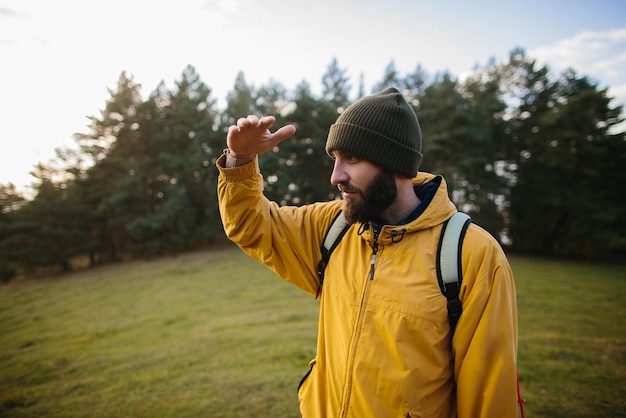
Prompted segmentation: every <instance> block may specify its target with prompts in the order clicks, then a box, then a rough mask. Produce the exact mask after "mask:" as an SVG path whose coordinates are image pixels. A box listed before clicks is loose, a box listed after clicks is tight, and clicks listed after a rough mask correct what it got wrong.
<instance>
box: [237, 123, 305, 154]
mask: <svg viewBox="0 0 626 418" xmlns="http://www.w3.org/2000/svg"><path fill="white" fill-rule="evenodd" d="M275 121H276V118H275V117H274V116H264V117H262V118H261V119H259V118H258V117H256V116H254V115H250V116H248V117H247V118H240V119H239V120H237V124H236V125H232V126H231V127H230V128H228V136H227V137H226V144H227V145H228V149H229V150H230V154H231V155H232V156H233V157H235V158H238V159H246V158H252V157H254V156H255V155H259V154H263V153H264V152H267V151H269V150H271V149H272V148H274V147H275V146H276V145H277V144H279V143H280V142H282V141H284V140H285V139H287V138H289V137H290V136H291V135H293V134H294V133H295V132H296V127H295V126H293V125H286V126H283V127H282V128H280V129H278V130H277V131H276V132H274V133H272V132H270V130H269V127H270V126H271V125H272V124H273V123H274V122H275Z"/></svg>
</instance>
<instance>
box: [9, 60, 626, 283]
mask: <svg viewBox="0 0 626 418" xmlns="http://www.w3.org/2000/svg"><path fill="white" fill-rule="evenodd" d="M346 72H347V71H346V70H345V69H343V68H341V67H340V65H339V63H338V61H337V60H336V59H333V60H332V61H331V63H330V64H329V66H328V67H327V71H326V73H325V74H324V75H323V77H322V91H321V94H320V95H315V94H313V93H312V89H311V87H310V84H309V83H308V82H307V81H305V80H303V81H302V82H301V83H300V84H299V85H298V86H297V87H296V88H295V89H294V91H288V90H287V89H286V88H285V87H284V86H283V85H282V84H280V82H278V81H275V80H270V81H269V82H268V83H266V84H264V85H261V86H258V87H256V86H253V85H250V84H249V83H247V82H246V79H245V75H244V74H243V73H239V74H238V76H237V78H236V80H235V83H234V86H233V88H232V90H231V91H230V92H229V93H228V94H227V97H226V104H225V108H224V109H218V106H217V101H216V99H215V98H213V97H212V96H211V89H210V88H209V87H208V85H207V84H205V83H204V82H203V81H202V80H201V79H200V76H199V75H198V74H197V72H196V70H195V69H194V68H193V67H192V66H188V67H187V68H185V69H184V71H183V72H182V75H181V77H180V79H179V80H177V81H176V83H175V87H174V88H173V89H167V88H166V86H165V84H164V82H161V83H160V84H159V85H158V86H157V88H156V89H155V90H154V91H153V92H152V93H150V94H149V96H148V97H147V98H143V97H142V94H141V85H140V84H138V83H136V82H135V81H134V79H133V77H132V76H131V75H128V74H126V73H125V72H122V74H121V75H120V77H119V80H118V82H117V85H116V86H115V88H113V89H110V90H109V93H110V98H109V99H108V100H107V102H106V103H105V106H104V108H103V109H102V110H101V111H100V115H97V116H91V117H90V125H89V128H88V130H89V132H86V133H78V134H76V135H75V139H76V143H77V147H76V148H75V149H74V148H65V149H58V150H57V158H56V159H55V160H53V161H50V162H49V163H46V164H43V163H40V164H39V165H37V166H36V167H35V169H34V171H33V173H32V174H33V175H34V176H35V177H36V179H37V182H36V188H35V192H36V193H35V195H34V197H33V198H29V199H27V198H25V197H24V196H23V195H22V194H20V193H19V192H18V191H17V190H16V188H15V186H14V185H12V184H7V185H0V279H2V280H5V281H6V280H10V279H11V278H12V277H14V276H15V275H17V274H23V273H29V272H32V271H34V270H36V269H39V268H44V267H49V266H57V267H60V268H61V269H62V270H69V269H70V268H71V266H72V260H75V259H77V258H83V259H86V260H89V263H90V264H91V265H93V264H97V263H103V262H110V261H116V260H121V259H126V258H133V257H150V256H154V255H160V254H168V253H176V252H182V251H188V250H191V249H195V248H199V247H202V246H205V245H207V243H209V242H211V241H212V240H214V239H215V238H217V237H219V236H221V235H222V234H223V231H222V227H221V221H220V218H219V213H218V208H217V197H216V182H217V170H216V168H215V161H216V159H217V158H218V157H219V156H220V155H221V153H222V150H223V148H224V147H225V142H226V141H225V136H226V130H227V129H228V126H230V125H232V124H234V123H235V121H236V119H237V118H239V117H241V116H246V115H248V114H262V115H275V116H276V117H277V122H276V124H275V126H282V125H283V124H285V123H293V124H295V125H296V126H297V132H296V134H295V136H294V137H293V138H291V139H289V140H287V141H285V142H283V143H281V144H280V145H279V146H277V147H276V148H275V149H274V150H273V151H272V152H269V153H267V154H264V155H262V156H261V157H260V165H261V170H262V172H263V174H264V177H265V191H266V195H267V196H268V197H269V198H270V199H272V200H275V201H277V202H279V203H281V204H294V205H300V204H305V203H310V202H314V201H319V200H329V199H336V198H339V195H338V193H337V190H336V188H334V187H332V186H331V185H330V184H329V176H330V172H331V170H332V160H331V159H330V158H329V157H327V156H326V154H325V151H324V145H325V141H326V135H327V132H328V129H329V127H330V125H331V124H332V123H333V122H334V121H335V119H336V118H337V117H338V116H339V115H340V114H341V112H342V111H343V110H344V109H345V108H346V107H347V106H348V105H349V104H350V103H351V102H352V101H354V100H356V99H358V98H360V97H362V96H364V95H365V94H366V93H365V87H364V85H363V82H362V79H361V80H359V82H358V86H357V93H356V95H355V96H351V90H352V87H353V86H352V81H351V80H350V78H349V77H347V76H346ZM387 86H395V87H397V88H399V89H400V90H402V91H403V93H404V95H405V96H406V98H407V99H408V101H409V103H411V105H412V106H413V107H414V109H415V111H416V113H417V115H418V118H419V121H420V125H421V128H422V134H423V138H424V141H423V154H424V158H423V161H422V165H421V167H420V170H422V171H429V172H433V173H439V174H443V175H444V176H445V178H446V180H447V182H448V186H449V191H450V195H451V197H452V199H453V201H454V202H455V203H456V204H457V206H458V207H459V208H460V209H461V210H463V211H466V212H468V213H469V214H470V215H471V216H472V217H473V219H474V220H475V221H476V222H477V223H478V224H480V225H482V226H483V227H485V228H486V229H487V230H489V231H490V232H491V233H493V234H494V236H496V237H499V238H500V239H501V241H502V243H503V245H506V246H507V247H509V248H510V250H511V251H517V252H523V253H529V254H537V255H546V256H567V257H582V258H587V259H611V260H616V259H623V258H624V255H625V254H626V197H625V195H624V194H623V193H621V192H620V190H621V187H622V185H623V184H626V172H625V170H624V167H626V140H625V134H624V132H623V131H620V130H619V124H620V123H622V122H623V118H622V115H621V113H622V107H621V106H614V107H613V106H612V105H611V100H612V98H611V97H608V95H607V90H606V89H600V88H599V86H598V84H597V82H595V81H593V80H591V79H589V78H588V77H585V76H579V75H578V74H577V73H576V72H575V70H573V69H569V70H567V71H564V72H563V73H561V74H558V75H555V74H552V73H551V72H550V70H549V68H548V67H546V66H540V65H538V64H537V63H536V61H534V60H533V59H531V58H530V57H528V56H527V55H526V53H525V51H524V50H521V49H515V50H513V51H511V53H510V54H509V57H508V59H507V60H505V61H504V62H495V61H492V62H489V63H487V64H486V65H484V66H481V67H477V68H476V69H475V70H474V71H473V72H472V74H471V75H470V76H468V77H467V78H466V79H464V80H459V79H457V78H455V77H453V76H452V75H451V74H450V73H447V72H443V73H437V74H435V75H430V74H428V73H427V72H426V71H425V70H424V69H423V68H422V67H421V66H419V65H418V66H417V67H416V69H415V70H414V71H413V72H411V73H409V74H405V75H402V74H399V72H398V71H397V70H396V68H395V65H394V63H393V61H391V62H390V63H389V65H388V66H387V68H386V69H385V72H384V74H383V77H382V79H381V81H380V82H378V83H376V85H374V86H373V88H372V89H371V92H372V93H373V92H376V91H380V90H382V89H383V88H385V87H387Z"/></svg>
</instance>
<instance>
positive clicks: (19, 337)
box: [0, 247, 626, 418]
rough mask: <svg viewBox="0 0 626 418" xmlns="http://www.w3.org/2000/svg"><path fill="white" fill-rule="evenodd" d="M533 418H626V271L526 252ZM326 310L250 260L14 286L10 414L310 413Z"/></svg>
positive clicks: (234, 253)
mask: <svg viewBox="0 0 626 418" xmlns="http://www.w3.org/2000/svg"><path fill="white" fill-rule="evenodd" d="M511 264H512V266H513V270H514V272H515V275H516V281H517V288H518V300H519V312H520V315H519V316H520V356H519V358H520V378H521V382H522V383H521V384H522V390H523V392H524V397H525V398H526V400H527V403H526V412H527V416H529V417H551V418H554V417H625V416H626V389H625V388H624V383H625V382H626V334H625V332H624V330H625V329H626V319H625V318H626V304H625V302H626V275H625V274H624V268H623V266H622V267H617V266H606V265H592V264H583V263H574V262H563V261H551V260H539V259H530V258H520V257H512V258H511ZM317 311H318V303H317V301H316V300H314V299H313V298H312V297H310V296H308V295H307V294H305V293H304V292H302V291H300V290H299V289H297V288H295V287H294V286H292V285H290V284H288V283H285V282H283V281H281V280H279V279H277V278H276V277H275V276H274V275H273V273H271V272H269V270H267V269H265V268H264V267H262V266H261V265H260V264H258V263H257V262H255V261H253V260H250V259H249V258H248V257H247V256H245V255H243V254H242V253H241V252H240V251H239V250H238V249H236V248H232V247H225V248H223V249H220V250H213V251H204V252H196V253H190V254H185V255H182V256H178V257H170V258H163V259H158V260H153V261H135V262H129V263H123V264H116V265H109V266H104V267H99V268H95V269H91V270H85V271H80V272H76V273H72V274H68V275H63V276H56V277H48V278H42V279H34V280H27V281H21V282H15V283H10V284H7V285H3V286H0V332H1V334H0V416H7V417H27V416H28V417H32V416H46V417H67V416H72V417H119V416H132V417H172V416H185V417H207V416H208V417H229V418H233V417H297V416H299V414H298V405H297V397H296V388H297V385H298V382H299V380H300V378H301V377H302V376H303V375H304V373H305V372H306V371H307V370H308V361H309V359H311V358H312V357H313V356H314V354H315V338H316V332H317Z"/></svg>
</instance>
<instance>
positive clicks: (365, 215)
mask: <svg viewBox="0 0 626 418" xmlns="http://www.w3.org/2000/svg"><path fill="white" fill-rule="evenodd" d="M340 186H341V187H340V189H342V190H350V191H357V192H358V195H359V196H360V199H349V200H348V199H346V200H344V202H343V212H344V216H345V218H346V221H348V223H349V224H353V223H356V222H361V223H367V222H370V221H375V220H378V219H379V218H380V215H381V214H382V213H383V212H384V211H385V210H386V209H387V208H389V207H390V206H391V204H392V203H393V202H394V201H395V200H396V198H397V197H398V188H397V187H396V182H395V178H394V175H393V173H391V172H389V171H381V172H380V173H378V174H377V175H376V177H374V179H373V180H372V181H371V182H370V184H368V185H367V187H366V188H365V190H359V189H356V188H353V187H352V186H351V185H350V183H342V184H341V185H340Z"/></svg>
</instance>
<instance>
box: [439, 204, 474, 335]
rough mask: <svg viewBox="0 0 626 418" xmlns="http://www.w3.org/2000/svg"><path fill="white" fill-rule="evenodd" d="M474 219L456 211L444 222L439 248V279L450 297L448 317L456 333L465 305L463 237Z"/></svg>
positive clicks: (444, 292) (443, 289) (444, 291)
mask: <svg viewBox="0 0 626 418" xmlns="http://www.w3.org/2000/svg"><path fill="white" fill-rule="evenodd" d="M471 222H472V219H471V218H470V217H469V216H468V215H467V214H465V213H463V212H456V213H455V214H454V215H452V216H451V217H450V219H448V220H447V221H446V222H445V223H444V224H443V229H442V231H441V236H440V237H439V245H438V248H437V280H438V281H439V287H441V292H442V293H443V294H444V295H445V296H446V298H447V299H448V319H449V320H450V329H451V330H452V333H454V329H455V328H456V324H457V322H458V321H459V318H460V317H461V313H462V312H463V307H462V306H461V301H460V300H459V293H460V291H461V283H462V281H463V273H462V272H463V268H462V267H463V266H462V263H461V250H462V247H463V237H464V236H465V232H466V231H467V228H468V226H469V224H470V223H471Z"/></svg>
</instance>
